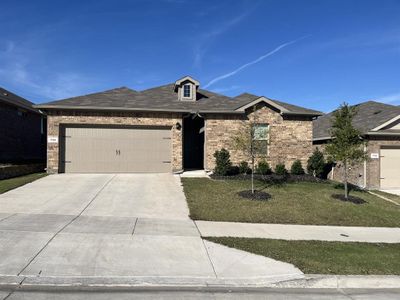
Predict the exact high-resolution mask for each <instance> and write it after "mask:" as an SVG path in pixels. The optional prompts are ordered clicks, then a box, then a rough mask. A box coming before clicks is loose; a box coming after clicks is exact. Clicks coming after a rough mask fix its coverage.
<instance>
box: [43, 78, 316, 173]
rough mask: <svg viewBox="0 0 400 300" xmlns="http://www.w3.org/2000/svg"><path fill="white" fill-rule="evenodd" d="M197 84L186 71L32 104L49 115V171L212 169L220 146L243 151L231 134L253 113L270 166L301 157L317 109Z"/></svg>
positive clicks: (307, 149) (309, 145)
mask: <svg viewBox="0 0 400 300" xmlns="http://www.w3.org/2000/svg"><path fill="white" fill-rule="evenodd" d="M199 85H200V83H199V82H198V81H196V80H195V79H193V78H191V77H189V76H187V77H184V78H182V79H180V80H178V81H176V82H175V83H173V84H168V85H164V86H160V87H156V88H151V89H148V90H144V91H141V92H139V91H134V90H131V89H129V88H126V87H122V88H117V89H113V90H109V91H105V92H100V93H95V94H90V95H85V96H80V97H74V98H69V99H65V100H60V101H54V102H49V103H45V104H41V105H37V106H36V107H37V108H40V109H41V110H44V111H45V112H46V113H47V115H48V148H47V154H48V158H47V167H48V171H49V172H92V173H93V172H94V173H95V172H99V173H101V172H179V171H182V170H184V169H206V170H211V169H213V168H214V166H215V158H214V156H213V154H214V152H215V151H216V150H220V149H221V148H223V147H224V148H226V149H228V150H229V151H230V152H231V159H232V162H233V163H239V162H240V161H241V160H243V159H244V157H242V155H241V153H239V152H237V151H234V150H233V148H232V142H231V139H232V136H233V135H235V134H237V133H238V132H239V131H240V130H241V128H243V124H245V122H248V119H249V118H251V117H253V116H254V115H257V116H258V120H259V122H260V124H259V125H260V126H259V130H260V131H264V133H265V134H267V133H268V140H265V142H266V143H269V145H268V148H269V149H268V152H269V153H268V157H269V158H268V160H269V162H270V163H271V165H272V166H275V165H276V164H277V163H278V162H283V163H286V165H287V166H288V167H289V166H290V164H291V163H292V162H293V161H294V160H296V159H300V160H301V161H302V162H303V164H305V163H306V161H307V159H308V157H309V155H310V153H311V151H312V119H313V118H314V117H315V116H318V115H320V114H321V113H320V112H318V111H315V110H310V109H306V108H302V107H298V106H295V105H290V104H287V103H284V102H280V101H276V100H271V99H268V98H265V97H259V96H256V95H251V94H242V95H240V96H238V97H235V98H229V97H226V96H223V95H220V94H216V93H213V92H210V91H206V90H202V89H200V88H199ZM254 108H256V109H254Z"/></svg>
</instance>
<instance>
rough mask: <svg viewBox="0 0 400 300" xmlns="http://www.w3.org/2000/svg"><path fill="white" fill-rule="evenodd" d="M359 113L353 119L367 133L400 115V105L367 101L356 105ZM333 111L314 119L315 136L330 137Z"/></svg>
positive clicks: (318, 137) (354, 124) (356, 125)
mask: <svg viewBox="0 0 400 300" xmlns="http://www.w3.org/2000/svg"><path fill="white" fill-rule="evenodd" d="M355 106H356V107H357V114H356V115H355V116H354V119H353V126H354V127H356V128H357V129H359V130H360V131H361V132H362V133H364V134H365V133H367V132H368V131H370V130H371V129H373V128H376V127H378V126H379V125H382V124H384V123H385V122H387V121H389V120H391V119H393V118H395V117H396V116H398V115H400V107H399V106H394V105H389V104H385V103H380V102H375V101H367V102H363V103H360V104H357V105H355ZM332 119H333V112H331V113H329V114H326V115H323V116H321V117H319V118H318V119H316V120H314V121H313V138H314V139H324V138H329V137H330V130H331V124H332Z"/></svg>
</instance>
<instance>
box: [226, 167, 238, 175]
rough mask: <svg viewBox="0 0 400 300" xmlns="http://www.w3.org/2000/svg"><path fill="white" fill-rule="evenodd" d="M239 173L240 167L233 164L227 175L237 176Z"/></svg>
mask: <svg viewBox="0 0 400 300" xmlns="http://www.w3.org/2000/svg"><path fill="white" fill-rule="evenodd" d="M238 174H240V168H239V167H238V166H232V167H230V169H229V171H228V174H227V175H229V176H235V175H238Z"/></svg>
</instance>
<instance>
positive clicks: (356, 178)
mask: <svg viewBox="0 0 400 300" xmlns="http://www.w3.org/2000/svg"><path fill="white" fill-rule="evenodd" d="M385 146H395V147H399V148H400V137H388V136H385V137H383V136H382V137H376V136H375V137H370V138H369V140H368V144H367V149H366V150H367V155H368V160H367V161H366V162H365V163H362V164H359V165H356V166H353V167H351V169H350V170H349V182H351V183H352V184H355V185H358V186H360V187H365V188H368V189H379V188H380V172H381V171H380V159H379V158H371V153H378V154H380V149H381V148H382V147H385ZM315 147H318V148H319V149H320V150H321V151H323V150H324V148H325V145H324V144H320V145H314V148H315ZM365 174H366V177H365ZM328 177H329V178H330V179H332V180H335V181H342V180H343V167H342V166H341V165H340V164H339V165H337V166H336V167H335V168H334V169H333V170H332V171H331V173H330V174H329V175H328ZM364 177H365V179H364Z"/></svg>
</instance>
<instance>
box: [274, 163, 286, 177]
mask: <svg viewBox="0 0 400 300" xmlns="http://www.w3.org/2000/svg"><path fill="white" fill-rule="evenodd" d="M275 173H276V175H281V176H283V175H287V173H288V171H287V170H286V168H285V165H284V164H282V163H279V164H277V165H276V167H275Z"/></svg>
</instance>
